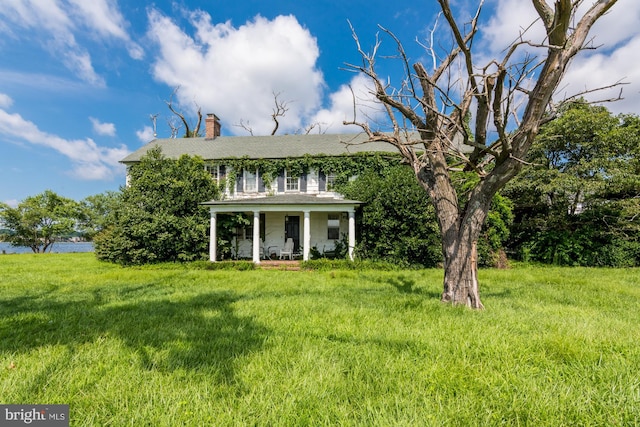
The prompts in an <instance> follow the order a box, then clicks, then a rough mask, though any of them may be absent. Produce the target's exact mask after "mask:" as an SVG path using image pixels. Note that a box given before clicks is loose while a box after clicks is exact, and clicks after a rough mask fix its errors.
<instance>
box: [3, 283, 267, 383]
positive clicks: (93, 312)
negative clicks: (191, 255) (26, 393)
mask: <svg viewBox="0 0 640 427" xmlns="http://www.w3.org/2000/svg"><path fill="white" fill-rule="evenodd" d="M51 292H53V291H51ZM51 292H49V293H48V294H40V295H35V296H31V297H24V296H23V297H17V298H13V299H0V337H2V339H1V340H0V351H2V352H27V351H30V350H32V349H35V348H37V347H40V346H46V345H65V346H68V347H69V348H71V349H73V348H76V346H78V345H81V344H85V343H94V342H97V341H99V340H102V339H104V338H117V339H118V340H119V341H120V342H121V343H123V344H124V345H126V346H127V347H128V348H129V349H130V351H131V352H132V353H133V354H134V355H135V356H134V360H136V361H137V363H138V364H139V365H140V368H141V369H148V370H159V371H173V370H177V369H185V370H198V371H200V370H202V371H205V372H207V374H209V375H212V377H213V378H212V380H214V381H215V380H217V381H220V382H229V381H233V377H234V366H235V365H236V363H237V360H238V359H239V358H241V357H242V356H243V355H246V354H249V353H251V352H253V351H256V350H257V349H259V348H261V347H262V345H263V343H264V341H265V336H266V335H267V333H268V331H267V330H266V328H264V327H263V326H260V325H258V324H256V323H255V322H254V321H253V320H252V319H251V318H249V317H242V316H238V315H237V314H236V313H235V312H234V309H233V306H232V304H233V302H234V301H236V300H237V299H238V298H237V296H235V295H234V294H232V293H228V292H219V293H207V294H199V295H197V296H192V297H185V298H180V297H172V296H167V295H160V296H158V295H157V294H156V295H155V296H156V298H155V299H140V294H149V293H151V292H152V291H151V288H150V287H148V286H141V287H131V288H130V289H127V290H124V294H123V293H122V292H123V290H122V289H121V290H119V291H118V293H115V292H113V291H111V290H109V289H99V290H96V291H94V293H93V297H92V298H88V299H87V300H82V301H59V300H56V299H54V295H53V294H52V293H51ZM132 296H133V298H130V297H132ZM136 296H137V297H138V299H137V300H136V299H135V298H136ZM55 297H58V298H59V297H61V295H60V294H57V295H55ZM123 297H124V298H123ZM108 345H118V344H108Z"/></svg>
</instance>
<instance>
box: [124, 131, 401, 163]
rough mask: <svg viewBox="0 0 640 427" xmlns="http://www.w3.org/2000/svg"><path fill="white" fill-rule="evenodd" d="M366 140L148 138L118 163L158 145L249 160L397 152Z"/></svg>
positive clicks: (175, 153)
mask: <svg viewBox="0 0 640 427" xmlns="http://www.w3.org/2000/svg"><path fill="white" fill-rule="evenodd" d="M366 141H367V136H366V135H365V134H324V135H317V134H316V135H275V136H219V137H217V138H216V139H205V138H175V139H172V138H163V139H155V140H153V141H151V142H150V143H148V144H146V145H145V146H143V147H141V148H139V149H138V150H136V151H134V152H133V153H131V154H129V155H128V156H127V157H125V158H124V159H122V160H121V161H120V162H121V163H125V164H126V163H135V162H138V161H140V159H141V158H142V156H144V155H145V154H146V153H147V151H148V150H149V149H151V148H153V147H155V146H159V147H160V148H161V149H162V153H163V154H164V155H165V156H167V157H169V158H178V157H180V156H181V155H183V154H188V155H192V156H200V157H202V158H203V159H204V160H219V159H229V158H238V157H245V156H246V157H248V158H251V159H279V158H286V157H302V156H304V155H305V154H306V155H311V156H319V155H327V156H340V155H344V154H353V153H359V152H388V153H397V150H396V149H395V147H393V146H392V145H390V144H387V143H385V142H366Z"/></svg>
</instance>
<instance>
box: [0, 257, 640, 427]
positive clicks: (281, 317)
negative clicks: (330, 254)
mask: <svg viewBox="0 0 640 427" xmlns="http://www.w3.org/2000/svg"><path fill="white" fill-rule="evenodd" d="M480 280H481V293H482V297H483V302H484V304H485V306H486V310H484V311H481V312H473V311H470V310H468V309H465V308H460V307H457V308H456V307H451V306H447V305H443V304H442V303H440V302H439V294H440V292H441V281H442V272H441V271H439V270H423V271H396V272H388V271H384V272H382V271H374V270H363V271H341V270H337V271H299V272H295V271H277V270H276V271H260V270H255V271H229V270H216V271H203V270H194V269H189V268H188V267H185V266H180V265H176V266H171V265H165V266H160V267H155V268H121V267H117V266H114V265H111V264H105V263H101V262H98V261H96V260H95V258H94V257H93V255H92V254H53V255H5V256H0V403H31V404H38V403H48V404H53V403H66V404H70V412H71V425H72V426H207V425H223V426H226V425H269V426H280V425H283V426H299V425H312V426H317V425H343V426H348V425H362V426H389V425H394V426H396V425H406V426H418V425H425V426H494V425H520V426H578V425H579V426H633V425H640V285H639V283H640V271H638V270H635V269H626V270H622V269H618V270H614V269H582V268H571V269H568V268H567V269H560V268H537V267H536V268H528V267H518V268H514V269H511V270H504V271H497V270H481V272H480Z"/></svg>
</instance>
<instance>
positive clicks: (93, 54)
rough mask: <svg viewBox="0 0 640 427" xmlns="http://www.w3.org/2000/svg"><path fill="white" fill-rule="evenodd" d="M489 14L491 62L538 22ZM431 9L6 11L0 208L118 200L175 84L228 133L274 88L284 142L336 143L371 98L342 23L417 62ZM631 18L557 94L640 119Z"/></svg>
mask: <svg viewBox="0 0 640 427" xmlns="http://www.w3.org/2000/svg"><path fill="white" fill-rule="evenodd" d="M452 3H455V4H456V5H458V6H466V8H465V7H461V8H460V9H458V13H460V14H461V15H462V16H463V15H465V14H469V13H472V12H473V11H474V10H475V5H477V2H476V1H472V0H458V1H456V2H452ZM587 3H588V2H587ZM486 4H487V7H486V9H485V13H484V15H483V16H484V19H483V21H482V32H481V34H482V43H480V46H481V47H482V49H483V51H482V52H481V54H482V55H486V56H487V57H490V56H491V55H493V54H499V53H500V52H501V51H502V50H503V49H504V47H505V46H506V44H507V43H508V41H511V40H513V39H514V37H515V36H516V35H517V33H518V31H519V29H521V28H524V27H525V26H526V25H527V24H528V23H530V22H531V21H533V19H534V18H535V12H534V9H533V8H532V6H531V5H530V2H528V1H523V0H487V1H486ZM496 9H499V10H502V11H503V12H502V14H501V15H495V14H494V13H493V11H495V10H496ZM436 13H437V2H436V1H434V0H430V1H429V0H423V1H409V0H397V1H393V2H390V1H379V0H368V1H363V0H351V1H348V2H335V1H329V0H315V1H312V2H304V1H300V0H279V1H278V0H244V1H238V2H230V1H221V0H209V1H197V0H183V1H175V2H174V1H165V0H158V1H156V2H153V3H146V4H145V3H144V2H140V1H137V0H136V1H133V0H91V1H87V0H49V1H41V0H3V1H2V5H1V6H0V201H3V202H6V203H9V204H12V205H15V204H16V203H17V202H18V201H20V200H23V199H24V198H25V197H27V196H30V195H34V194H37V193H40V192H42V191H44V190H46V189H51V190H53V191H55V192H57V193H58V194H60V195H63V196H66V197H70V198H73V199H76V200H80V199H82V198H84V197H86V196H89V195H92V194H97V193H101V192H104V191H108V190H118V188H119V187H120V186H121V185H122V184H123V183H124V178H125V175H124V168H123V167H122V165H120V164H119V163H118V160H120V159H121V158H123V157H124V156H125V155H126V154H127V153H129V152H131V151H133V150H136V149H137V148H139V147H140V146H141V145H143V144H144V143H146V142H149V141H150V140H151V139H152V137H153V130H152V127H151V126H152V122H151V120H150V116H151V115H156V114H157V122H156V123H157V133H158V136H159V137H168V136H169V135H170V128H169V125H168V124H167V121H168V120H170V119H171V115H170V114H169V111H168V109H167V107H166V105H165V100H168V99H169V97H170V96H171V93H172V91H173V90H174V89H175V88H176V87H178V86H179V89H178V91H177V92H176V95H175V97H174V103H175V105H176V106H177V107H178V108H179V109H180V110H182V111H184V112H185V113H186V114H187V115H189V116H193V114H194V112H195V109H196V105H197V106H199V107H200V108H201V109H202V112H203V113H209V112H213V113H216V114H217V115H218V116H219V117H220V118H221V121H222V125H223V134H225V135H246V134H247V130H246V129H245V128H246V127H250V128H251V130H252V131H253V133H254V134H265V133H269V132H270V130H271V128H272V126H273V122H272V121H271V117H270V115H271V111H272V106H273V102H274V99H273V98H274V93H275V94H278V97H279V99H280V100H281V101H284V102H286V103H287V106H288V108H289V110H288V111H287V114H286V116H285V117H284V118H283V119H282V120H281V131H282V132H283V133H284V132H287V133H293V132H301V131H303V130H304V129H305V128H306V127H307V126H309V125H310V124H311V123H318V124H320V126H319V127H318V128H317V129H318V131H322V132H329V133H338V132H344V131H345V129H344V127H343V126H342V125H341V123H342V120H344V119H350V118H351V115H352V112H353V106H352V104H351V100H352V98H351V92H350V90H348V86H347V85H351V86H352V87H353V88H354V90H356V91H357V90H360V91H361V92H360V93H364V92H365V89H364V87H365V82H364V80H363V79H362V78H361V77H360V76H357V75H355V74H353V73H350V72H348V71H345V70H344V64H345V63H359V62H360V57H359V55H358V52H357V50H356V46H355V44H354V40H353V38H352V34H351V30H350V28H349V24H348V21H349V22H351V24H352V25H353V27H354V28H355V30H356V31H357V33H358V36H359V38H360V41H361V43H362V46H363V48H365V49H369V48H370V47H371V46H372V45H373V43H374V41H375V34H376V32H377V31H378V28H377V25H378V24H381V25H383V26H384V27H386V28H388V29H390V30H391V31H393V32H394V33H395V34H396V35H397V36H398V37H399V38H400V39H401V40H402V41H403V43H404V45H405V48H406V49H407V51H408V53H409V54H410V56H411V59H412V60H414V59H415V60H417V59H420V58H421V56H422V55H424V51H423V49H421V48H420V46H419V45H418V43H416V40H418V41H421V42H425V41H426V40H427V39H428V37H429V34H430V30H431V29H432V28H433V26H434V23H435V22H436V21H435V17H436ZM638 22H640V2H637V1H634V0H619V1H618V4H617V5H616V6H615V7H614V9H613V10H612V11H611V12H610V14H609V15H608V16H606V17H605V18H603V19H602V21H601V22H600V23H598V24H597V26H596V27H595V28H594V30H593V35H594V36H595V37H596V43H595V44H597V45H600V44H602V45H603V46H602V48H600V49H598V50H595V51H586V52H583V54H581V56H580V57H579V58H576V60H574V62H573V64H572V68H571V71H570V72H569V74H568V75H567V78H566V79H565V84H564V85H563V88H562V90H563V91H566V92H567V93H571V92H573V93H575V92H577V91H580V90H583V89H584V88H586V87H591V88H592V87H596V86H598V85H606V84H611V83H614V82H616V81H618V80H624V81H625V82H627V83H629V84H628V85H626V86H625V87H624V97H625V99H624V100H623V101H621V102H618V103H615V104H610V105H609V108H611V109H612V110H613V111H615V112H630V113H636V114H638V113H640V108H639V105H640V104H639V103H638V101H639V98H640V84H638V82H640V66H639V65H640V64H639V62H640V57H639V56H638V55H637V52H638V51H640V34H639V30H638ZM439 25H444V23H443V22H440V23H439ZM532 32H533V34H534V36H535V35H536V34H538V33H539V29H536V28H534V29H533V30H532ZM383 47H384V48H386V49H390V50H389V52H391V51H392V49H393V44H392V43H391V42H390V40H385V41H383ZM381 62H382V61H381ZM382 65H384V64H382ZM381 70H382V72H383V73H387V72H388V73H389V78H390V81H399V80H398V79H399V78H400V76H399V75H396V74H394V73H395V72H394V70H393V69H392V68H389V69H388V70H387V69H385V68H382V69H381ZM240 123H243V124H244V125H245V128H243V127H241V126H239V125H240Z"/></svg>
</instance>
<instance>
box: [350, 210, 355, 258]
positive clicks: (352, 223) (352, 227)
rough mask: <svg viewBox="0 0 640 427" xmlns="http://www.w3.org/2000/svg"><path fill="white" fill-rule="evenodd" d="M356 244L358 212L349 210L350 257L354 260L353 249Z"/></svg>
mask: <svg viewBox="0 0 640 427" xmlns="http://www.w3.org/2000/svg"><path fill="white" fill-rule="evenodd" d="M355 246H356V212H355V211H354V210H353V209H351V210H350V211H349V259H350V260H351V261H353V249H354V248H355Z"/></svg>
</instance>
